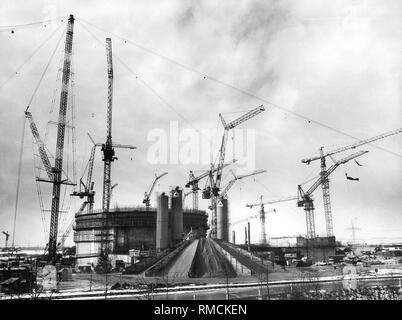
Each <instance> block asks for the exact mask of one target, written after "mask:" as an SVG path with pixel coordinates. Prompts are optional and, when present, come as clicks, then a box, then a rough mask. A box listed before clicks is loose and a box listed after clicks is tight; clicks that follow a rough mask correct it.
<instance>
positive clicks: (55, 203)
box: [25, 15, 74, 263]
mask: <svg viewBox="0 0 402 320" xmlns="http://www.w3.org/2000/svg"><path fill="white" fill-rule="evenodd" d="M73 31H74V16H73V15H70V17H69V19H68V24H67V32H66V42H65V48H64V61H63V71H62V72H63V75H62V86H61V93H60V107H59V119H58V122H57V138H56V157H55V165H54V167H52V166H51V164H50V160H49V157H48V155H47V153H46V149H45V144H44V143H43V141H42V140H41V138H40V136H39V132H38V129H37V127H36V125H35V122H34V121H33V118H32V114H31V113H30V112H28V108H27V110H25V116H26V118H27V119H28V121H29V124H30V127H31V131H32V135H33V137H34V139H35V142H36V144H37V146H38V150H39V155H40V158H41V161H42V163H43V165H44V167H45V171H46V174H47V176H48V180H46V179H40V178H37V179H36V180H37V181H43V182H48V183H52V184H53V190H52V207H51V210H50V211H51V216H50V230H49V242H48V244H47V252H48V261H49V262H50V263H55V262H56V256H57V231H58V223H59V212H60V211H59V205H60V188H61V185H62V184H70V185H74V183H71V182H68V181H67V180H62V171H63V151H64V136H65V129H66V114H67V103H68V95H69V87H70V75H71V54H72V46H73Z"/></svg>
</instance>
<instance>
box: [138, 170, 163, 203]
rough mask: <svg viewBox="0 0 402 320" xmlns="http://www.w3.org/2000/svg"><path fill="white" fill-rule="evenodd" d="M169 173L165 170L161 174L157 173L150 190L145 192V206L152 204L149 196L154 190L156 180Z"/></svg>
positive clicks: (143, 201)
mask: <svg viewBox="0 0 402 320" xmlns="http://www.w3.org/2000/svg"><path fill="white" fill-rule="evenodd" d="M167 174H168V173H167V172H164V173H162V174H161V175H159V176H158V175H156V174H155V180H154V182H153V183H152V186H151V189H149V191H148V192H145V193H144V200H142V203H145V206H146V207H147V208H149V207H150V205H151V204H150V199H149V197H150V196H151V194H152V191H154V188H155V185H156V182H157V181H158V180H159V179H160V178H162V177H163V176H166V175H167Z"/></svg>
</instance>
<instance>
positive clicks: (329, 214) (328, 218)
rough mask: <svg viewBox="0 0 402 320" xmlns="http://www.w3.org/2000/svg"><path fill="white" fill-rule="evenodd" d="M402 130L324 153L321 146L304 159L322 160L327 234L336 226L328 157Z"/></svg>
mask: <svg viewBox="0 0 402 320" xmlns="http://www.w3.org/2000/svg"><path fill="white" fill-rule="evenodd" d="M401 132H402V128H399V129H397V130H393V131H389V132H386V133H383V134H380V135H377V136H375V137H372V138H368V139H365V140H360V141H358V142H355V143H352V144H350V145H348V146H345V147H341V148H338V149H335V150H332V151H329V152H327V153H324V150H323V147H321V148H320V155H319V156H316V157H312V158H306V159H302V160H301V162H302V163H306V164H310V163H311V162H312V161H315V160H320V161H321V172H320V175H321V178H322V184H321V188H322V195H323V202H324V212H325V224H326V231H327V236H328V237H331V236H333V235H334V228H333V222H332V210H331V197H330V192H329V179H328V175H327V167H326V159H325V158H326V157H328V156H332V155H334V154H336V153H339V152H343V151H346V150H350V149H355V148H357V147H360V146H362V145H365V144H368V143H371V142H374V141H377V140H380V139H384V138H386V137H389V136H392V135H395V134H398V133H401Z"/></svg>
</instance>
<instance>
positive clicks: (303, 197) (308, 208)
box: [297, 151, 368, 239]
mask: <svg viewBox="0 0 402 320" xmlns="http://www.w3.org/2000/svg"><path fill="white" fill-rule="evenodd" d="M366 153H368V151H359V152H356V153H353V154H351V155H349V156H347V157H345V158H343V159H341V160H339V161H335V160H334V162H335V164H333V165H332V166H331V167H330V168H329V169H328V170H326V172H325V175H320V177H319V179H318V180H317V181H316V182H314V183H313V185H312V186H311V187H310V188H309V189H308V190H307V191H306V192H305V191H304V190H303V189H302V187H301V185H299V186H298V200H297V206H298V207H304V211H305V212H306V224H307V238H309V239H313V238H315V237H316V235H315V223H314V204H313V198H312V193H313V192H314V191H315V190H316V189H317V188H318V187H319V186H320V185H321V184H322V183H323V182H324V181H326V180H327V179H328V176H329V175H330V174H331V173H332V172H334V171H335V169H336V168H337V167H338V166H340V165H341V164H345V163H347V162H348V161H350V160H352V159H355V158H357V157H360V156H362V155H363V154H366Z"/></svg>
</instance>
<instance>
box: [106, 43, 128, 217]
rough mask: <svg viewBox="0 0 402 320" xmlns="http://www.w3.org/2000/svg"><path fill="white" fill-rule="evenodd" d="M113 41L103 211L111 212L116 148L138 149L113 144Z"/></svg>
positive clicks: (108, 51)
mask: <svg viewBox="0 0 402 320" xmlns="http://www.w3.org/2000/svg"><path fill="white" fill-rule="evenodd" d="M112 55H113V54H112V40H111V39H110V38H106V57H107V76H108V77H107V78H108V87H107V88H108V89H107V119H106V142H105V143H104V144H102V146H101V148H102V149H101V150H102V152H103V159H102V160H103V161H104V168H103V197H102V210H103V212H106V213H107V212H109V210H110V193H111V169H112V162H113V161H114V160H117V157H116V156H115V151H114V148H116V147H117V148H125V149H136V147H133V146H131V145H115V144H113V143H112V103H113V61H112Z"/></svg>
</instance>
